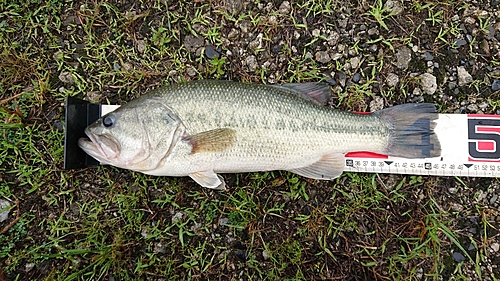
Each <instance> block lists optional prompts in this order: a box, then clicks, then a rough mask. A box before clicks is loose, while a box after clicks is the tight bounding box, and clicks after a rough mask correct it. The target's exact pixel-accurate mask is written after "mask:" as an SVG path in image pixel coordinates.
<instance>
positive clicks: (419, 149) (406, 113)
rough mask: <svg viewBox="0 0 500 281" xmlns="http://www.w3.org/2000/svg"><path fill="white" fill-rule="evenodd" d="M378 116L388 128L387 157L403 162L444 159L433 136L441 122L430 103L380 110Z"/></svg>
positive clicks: (409, 104)
mask: <svg viewBox="0 0 500 281" xmlns="http://www.w3.org/2000/svg"><path fill="white" fill-rule="evenodd" d="M373 114H375V115H377V116H379V118H380V119H381V120H382V121H385V122H386V124H387V125H388V127H389V136H390V137H389V142H388V145H387V148H386V152H385V153H386V154H387V155H389V156H395V157H404V158H430V157H438V156H440V155H441V145H440V143H439V139H438V137H437V135H436V134H435V132H434V128H435V127H436V123H435V121H436V120H437V119H438V118H439V115H438V113H437V111H436V107H435V106H434V105H433V104H430V103H420V104H417V103H408V104H402V105H397V106H393V107H390V108H387V109H383V110H379V111H376V112H374V113H373Z"/></svg>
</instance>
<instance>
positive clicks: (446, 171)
mask: <svg viewBox="0 0 500 281" xmlns="http://www.w3.org/2000/svg"><path fill="white" fill-rule="evenodd" d="M436 123H437V125H436V128H435V129H434V132H435V133H436V134H437V136H438V138H439V141H440V143H441V156H440V157H435V158H425V159H406V158H399V157H389V156H386V155H378V154H373V153H363V152H354V153H348V154H346V162H345V169H344V170H345V171H350V172H366V173H391V174H413V175H435V176H468V177H497V176H500V150H497V144H500V115H486V114H439V119H438V120H437V121H436Z"/></svg>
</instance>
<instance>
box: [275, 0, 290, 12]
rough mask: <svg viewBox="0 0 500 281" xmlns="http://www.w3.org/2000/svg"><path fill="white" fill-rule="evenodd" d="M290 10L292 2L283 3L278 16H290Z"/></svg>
mask: <svg viewBox="0 0 500 281" xmlns="http://www.w3.org/2000/svg"><path fill="white" fill-rule="evenodd" d="M290 10H291V7H290V2H288V1H283V2H281V5H280V6H279V8H278V14H281V15H288V14H289V13H290Z"/></svg>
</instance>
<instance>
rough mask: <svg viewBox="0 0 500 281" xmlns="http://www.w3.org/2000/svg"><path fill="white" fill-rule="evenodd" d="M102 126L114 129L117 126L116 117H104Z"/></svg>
mask: <svg viewBox="0 0 500 281" xmlns="http://www.w3.org/2000/svg"><path fill="white" fill-rule="evenodd" d="M102 124H103V125H104V127H107V128H109V127H112V126H113V125H114V124H115V117H114V116H113V115H109V116H106V117H104V119H102Z"/></svg>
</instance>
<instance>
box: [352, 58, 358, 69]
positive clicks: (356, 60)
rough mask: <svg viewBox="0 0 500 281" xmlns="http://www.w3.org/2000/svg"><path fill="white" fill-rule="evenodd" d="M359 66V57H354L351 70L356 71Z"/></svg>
mask: <svg viewBox="0 0 500 281" xmlns="http://www.w3.org/2000/svg"><path fill="white" fill-rule="evenodd" d="M358 66H359V57H354V58H352V59H351V68H352V69H356V68H358Z"/></svg>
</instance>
